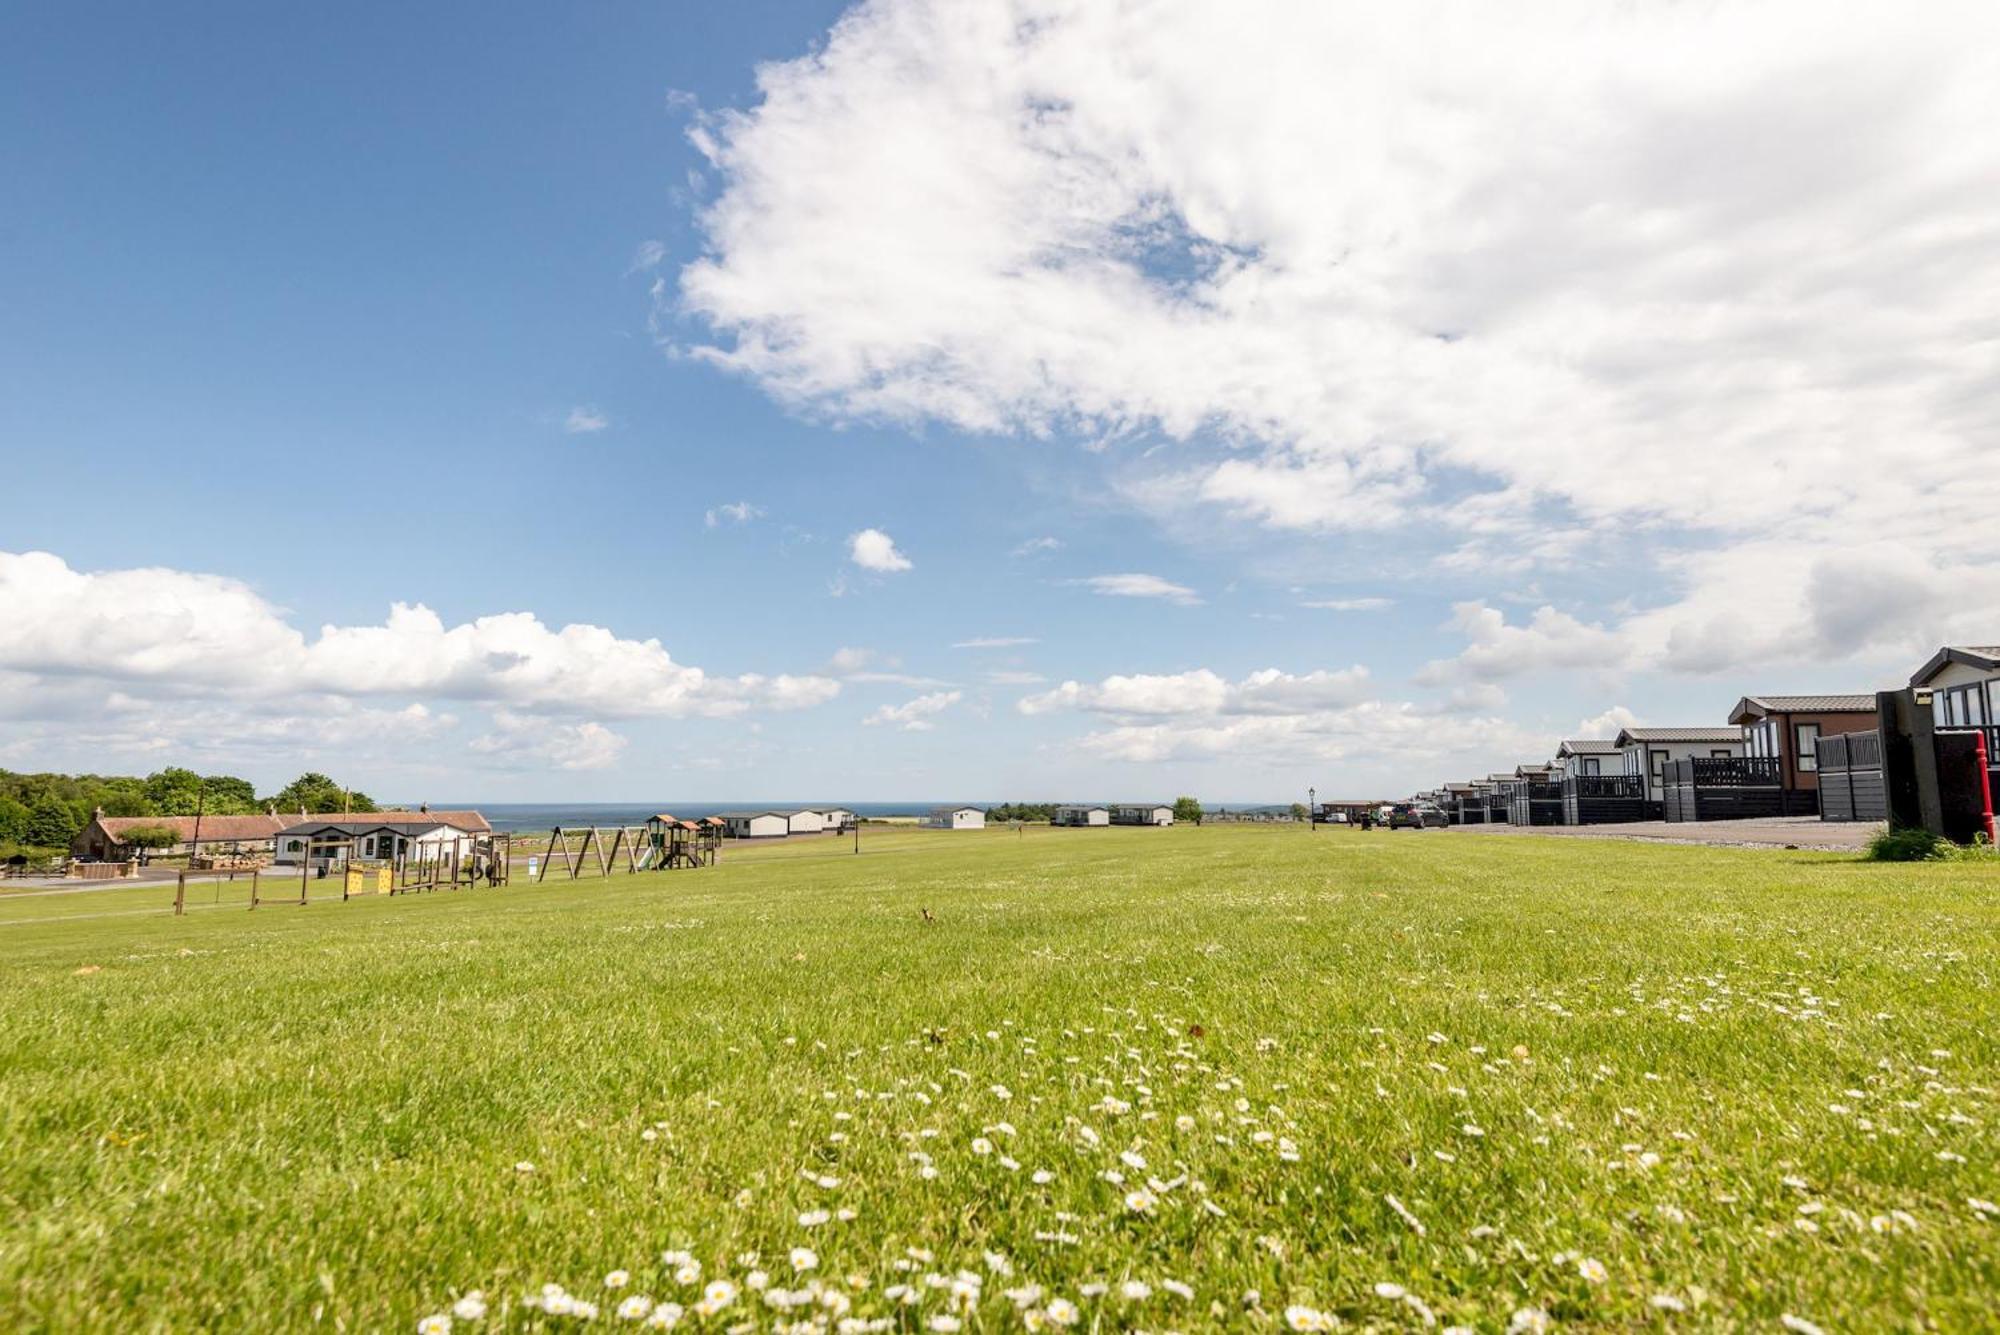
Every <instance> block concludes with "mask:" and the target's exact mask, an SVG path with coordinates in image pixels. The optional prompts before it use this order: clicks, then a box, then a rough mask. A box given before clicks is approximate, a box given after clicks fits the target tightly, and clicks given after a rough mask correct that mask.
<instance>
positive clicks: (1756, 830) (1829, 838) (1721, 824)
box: [1451, 816, 1883, 853]
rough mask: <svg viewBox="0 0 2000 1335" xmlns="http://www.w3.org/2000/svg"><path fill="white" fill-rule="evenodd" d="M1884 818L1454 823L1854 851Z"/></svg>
mask: <svg viewBox="0 0 2000 1335" xmlns="http://www.w3.org/2000/svg"><path fill="white" fill-rule="evenodd" d="M1882 828H1883V827H1882V823H1881V822H1880V821H1855V822H1841V821H1823V820H1821V819H1819V818H1818V817H1817V816H1782V817H1773V818H1771V819H1768V820H1691V821H1674V822H1668V821H1663V820H1642V821H1633V822H1631V823H1629V824H1625V825H1536V826H1532V827H1530V826H1523V825H1454V826H1452V827H1451V829H1452V832H1453V833H1457V834H1534V835H1552V836H1554V837H1557V838H1561V839H1629V840H1638V841H1642V842H1651V843H1662V844H1707V845H1710V846H1712V847H1716V848H1812V849H1829V850H1834V851H1839V852H1847V853H1852V852H1856V851H1859V850H1860V849H1863V848H1865V847H1867V846H1868V841H1869V840H1870V839H1873V838H1874V837H1875V836H1876V835H1878V834H1880V833H1881V832H1882Z"/></svg>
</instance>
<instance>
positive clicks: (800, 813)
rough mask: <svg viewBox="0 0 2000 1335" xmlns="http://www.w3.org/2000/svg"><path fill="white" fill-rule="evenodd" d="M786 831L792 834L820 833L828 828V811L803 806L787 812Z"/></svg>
mask: <svg viewBox="0 0 2000 1335" xmlns="http://www.w3.org/2000/svg"><path fill="white" fill-rule="evenodd" d="M785 827H786V831H787V832H788V833H791V834H818V833H820V832H821V831H822V830H824V829H826V813H825V812H823V811H821V810H819V808H817V807H801V808H800V809H799V810H797V811H787V812H786V813H785Z"/></svg>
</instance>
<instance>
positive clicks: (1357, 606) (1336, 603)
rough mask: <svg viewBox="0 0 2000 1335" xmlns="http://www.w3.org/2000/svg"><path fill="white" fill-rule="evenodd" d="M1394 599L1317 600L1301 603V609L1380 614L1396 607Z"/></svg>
mask: <svg viewBox="0 0 2000 1335" xmlns="http://www.w3.org/2000/svg"><path fill="white" fill-rule="evenodd" d="M1395 605H1396V601H1395V599H1393V598H1373V597H1371V598H1315V599H1312V600H1310V601H1308V602H1303V603H1300V604H1299V606H1300V607H1316V608H1319V609H1321V610H1323V611H1327V612H1379V611H1381V610H1382V609H1383V608H1385V607H1394V606H1395Z"/></svg>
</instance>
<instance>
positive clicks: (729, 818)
mask: <svg viewBox="0 0 2000 1335" xmlns="http://www.w3.org/2000/svg"><path fill="white" fill-rule="evenodd" d="M791 832H792V822H791V818H790V817H789V816H787V815H786V814H785V813H784V812H782V811H725V812H723V813H722V833H723V834H724V836H725V837H727V838H730V839H778V838H782V837H784V836H785V835H788V834H790V833H791Z"/></svg>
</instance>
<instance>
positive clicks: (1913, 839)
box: [1868, 829, 1953, 862]
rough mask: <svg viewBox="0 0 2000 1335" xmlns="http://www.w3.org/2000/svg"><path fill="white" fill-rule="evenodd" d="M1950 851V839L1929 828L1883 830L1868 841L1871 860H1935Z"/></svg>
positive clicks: (1950, 852)
mask: <svg viewBox="0 0 2000 1335" xmlns="http://www.w3.org/2000/svg"><path fill="white" fill-rule="evenodd" d="M1952 851H1953V848H1952V843H1951V841H1950V840H1948V839H1946V838H1945V837H1944V836H1942V835H1937V834H1932V833H1931V832H1930V831H1929V830H1920V829H1910V830H1884V831H1883V832H1882V833H1880V834H1878V835H1876V836H1875V837H1874V838H1873V839H1870V840H1869V841H1868V858H1869V861H1871V862H1935V861H1937V860H1939V859H1941V858H1948V857H1950V856H1951V854H1952Z"/></svg>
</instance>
